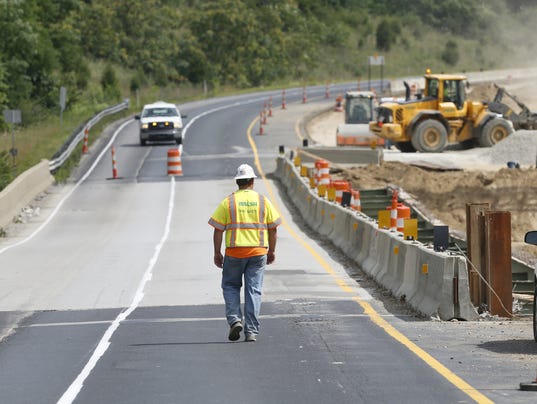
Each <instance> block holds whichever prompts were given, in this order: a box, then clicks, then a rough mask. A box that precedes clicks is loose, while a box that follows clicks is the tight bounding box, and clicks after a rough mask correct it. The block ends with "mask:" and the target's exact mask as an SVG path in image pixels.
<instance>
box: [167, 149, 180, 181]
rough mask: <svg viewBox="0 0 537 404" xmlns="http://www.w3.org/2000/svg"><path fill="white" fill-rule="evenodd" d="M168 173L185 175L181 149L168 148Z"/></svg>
mask: <svg viewBox="0 0 537 404" xmlns="http://www.w3.org/2000/svg"><path fill="white" fill-rule="evenodd" d="M168 175H183V166H182V164H181V152H180V151H179V149H168Z"/></svg>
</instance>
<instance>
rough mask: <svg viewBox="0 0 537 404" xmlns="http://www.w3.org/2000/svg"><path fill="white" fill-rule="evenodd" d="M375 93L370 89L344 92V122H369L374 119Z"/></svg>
mask: <svg viewBox="0 0 537 404" xmlns="http://www.w3.org/2000/svg"><path fill="white" fill-rule="evenodd" d="M375 106H376V105H375V94H374V93H373V92H371V91H348V92H347V93H345V123H351V124H358V123H365V124H369V122H370V121H373V120H374V115H373V114H374V111H375Z"/></svg>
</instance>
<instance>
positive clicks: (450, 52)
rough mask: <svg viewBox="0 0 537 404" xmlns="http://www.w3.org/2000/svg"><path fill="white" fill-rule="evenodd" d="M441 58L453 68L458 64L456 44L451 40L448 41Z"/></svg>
mask: <svg viewBox="0 0 537 404" xmlns="http://www.w3.org/2000/svg"><path fill="white" fill-rule="evenodd" d="M441 57H442V60H443V61H444V62H446V63H447V64H448V65H450V66H455V65H456V64H457V63H458V62H459V48H458V46H457V42H455V41H453V40H452V39H450V40H448V41H447V42H446V46H445V47H444V51H443V52H442V56H441Z"/></svg>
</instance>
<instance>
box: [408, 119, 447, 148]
mask: <svg viewBox="0 0 537 404" xmlns="http://www.w3.org/2000/svg"><path fill="white" fill-rule="evenodd" d="M412 145H413V146H414V147H415V148H416V150H417V151H420V152H422V153H441V152H442V151H443V150H444V149H445V148H446V145H447V130H446V128H445V126H444V125H442V123H441V122H439V121H436V120H434V119H427V120H425V121H423V122H420V123H419V124H418V125H417V126H416V130H415V131H414V133H413V134H412Z"/></svg>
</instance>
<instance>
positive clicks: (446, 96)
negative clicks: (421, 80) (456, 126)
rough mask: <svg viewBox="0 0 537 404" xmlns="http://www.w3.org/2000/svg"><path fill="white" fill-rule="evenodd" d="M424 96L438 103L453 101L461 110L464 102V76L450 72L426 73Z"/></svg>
mask: <svg viewBox="0 0 537 404" xmlns="http://www.w3.org/2000/svg"><path fill="white" fill-rule="evenodd" d="M424 96H425V97H426V98H429V99H432V98H434V99H436V100H438V102H439V103H453V104H455V107H456V108H457V110H462V109H463V108H464V106H465V102H466V77H465V76H460V75H450V74H426V75H425V89H424Z"/></svg>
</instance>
